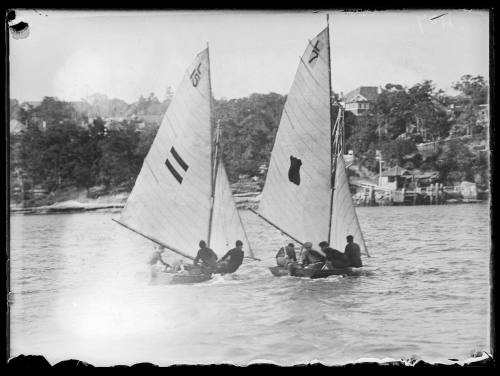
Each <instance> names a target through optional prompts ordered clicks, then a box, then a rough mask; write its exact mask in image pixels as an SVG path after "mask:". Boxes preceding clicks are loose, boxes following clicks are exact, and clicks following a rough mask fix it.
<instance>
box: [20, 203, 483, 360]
mask: <svg viewBox="0 0 500 376" xmlns="http://www.w3.org/2000/svg"><path fill="white" fill-rule="evenodd" d="M357 211H358V215H359V219H360V223H361V226H362V228H363V231H364V234H365V238H366V243H367V246H368V247H369V250H370V252H371V254H372V257H371V258H369V259H368V258H364V263H365V265H366V267H365V268H364V269H365V270H366V271H365V272H364V274H363V275H361V276H357V277H344V278H342V277H339V276H332V277H330V278H328V279H318V280H309V279H300V278H293V277H281V278H277V277H273V276H272V275H271V273H270V272H269V270H268V269H267V267H268V266H273V265H274V253H275V250H277V249H278V248H279V247H281V246H282V245H283V244H285V242H287V240H288V239H286V238H285V237H284V236H282V235H281V234H280V233H278V232H277V231H275V230H274V229H273V228H272V227H270V226H269V225H268V224H266V223H264V222H263V221H262V220H261V219H259V218H258V217H256V216H255V215H254V214H252V213H251V212H248V211H242V212H241V215H242V219H243V221H244V222H245V223H246V227H247V232H248V236H249V239H250V241H251V242H252V244H253V248H254V252H255V255H256V257H260V258H262V261H261V262H251V263H245V264H244V265H243V266H242V267H241V268H240V270H238V272H237V273H235V274H234V275H231V276H225V277H221V276H216V278H214V279H213V280H211V281H208V282H206V283H203V284H198V285H189V286H187V285H184V286H148V285H147V284H146V283H145V282H144V281H143V280H141V279H139V278H138V276H140V273H141V272H146V271H147V266H146V264H145V263H146V262H147V260H148V257H149V256H150V254H151V251H152V246H151V244H150V243H149V242H148V241H146V240H144V239H142V238H141V237H139V236H137V235H135V234H133V233H131V232H129V231H128V230H126V229H124V228H122V227H121V226H119V225H117V224H116V223H114V222H113V221H111V218H113V217H115V216H117V214H116V213H114V214H113V213H102V212H101V213H98V212H89V213H78V214H59V215H31V216H28V215H25V216H23V215H13V216H11V236H12V238H11V251H10V257H11V291H12V294H11V306H10V308H11V313H10V324H11V327H10V345H11V347H10V349H11V356H16V355H19V354H22V353H23V354H42V355H44V356H45V357H46V358H47V360H48V361H49V362H51V363H52V364H54V363H56V362H58V361H61V360H64V359H71V358H73V359H79V360H83V361H86V362H89V363H91V364H94V365H102V366H106V365H115V364H127V365H131V364H134V363H138V362H145V361H148V362H152V363H155V364H158V365H169V364H173V363H184V364H200V363H205V364H206V363H221V362H230V363H233V364H239V365H244V364H248V363H249V362H252V361H258V360H268V361H273V362H276V363H278V364H283V365H289V364H295V363H302V362H310V361H314V360H318V361H321V362H323V363H325V364H338V363H343V362H348V361H354V360H356V359H359V358H362V357H374V358H378V359H382V358H384V357H392V358H396V359H400V358H402V357H410V356H417V357H420V358H423V359H425V360H427V361H434V362H435V361H442V360H446V359H448V358H458V359H465V358H467V357H469V356H470V354H471V352H473V351H475V350H486V351H489V348H490V347H489V346H490V341H489V330H490V327H489V314H490V303H489V302H490V279H489V278H490V277H489V259H490V229H489V207H488V205H486V204H469V205H467V204H464V205H452V206H409V207H379V208H377V207H371V208H358V209H357ZM195 243H196V241H195ZM193 246H196V244H193ZM216 251H217V250H216ZM218 253H219V256H220V255H221V253H222V252H221V251H219V252H218Z"/></svg>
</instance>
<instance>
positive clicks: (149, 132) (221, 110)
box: [10, 76, 488, 191]
mask: <svg viewBox="0 0 500 376" xmlns="http://www.w3.org/2000/svg"><path fill="white" fill-rule="evenodd" d="M455 89H457V90H458V91H459V92H460V94H459V95H457V96H454V97H451V96H446V95H445V94H444V93H443V92H442V91H440V90H436V88H435V87H434V85H433V84H432V82H431V81H424V82H423V83H419V84H416V85H414V86H412V87H410V88H406V87H403V86H401V85H394V84H387V85H386V86H385V88H384V89H383V90H382V92H381V93H380V94H379V96H378V99H377V102H376V103H375V105H374V106H373V108H372V109H371V110H369V111H368V112H366V113H364V114H363V115H361V116H354V115H353V114H351V113H350V112H346V113H345V132H346V149H347V150H349V149H352V150H353V151H354V153H355V155H356V156H357V158H358V161H359V163H360V164H362V165H364V166H365V167H366V168H367V169H368V170H372V171H377V170H378V165H377V162H376V160H375V151H376V150H381V152H382V155H383V158H384V161H385V163H386V164H385V167H389V166H393V165H396V164H397V165H400V166H402V167H407V168H419V169H421V170H424V171H425V170H437V171H439V173H440V175H441V180H442V182H444V183H448V184H450V183H454V182H459V181H461V180H464V179H466V180H471V181H474V180H476V181H477V182H478V183H480V184H483V185H486V184H487V181H488V179H487V173H488V168H487V166H488V157H487V156H486V155H484V154H480V153H479V154H478V153H472V152H471V151H470V148H469V145H467V144H466V142H465V141H463V140H460V139H456V140H454V141H450V142H447V143H446V147H440V148H439V149H438V150H437V151H436V153H434V154H432V155H430V156H427V158H424V157H423V156H422V155H421V154H420V153H418V151H417V147H416V145H417V143H420V142H422V141H425V140H426V139H427V140H439V139H443V138H445V137H454V138H457V137H459V136H463V135H466V134H469V135H475V136H478V137H483V138H486V132H487V125H488V124H487V121H485V120H484V117H482V116H481V115H480V105H482V104H485V103H487V99H488V98H487V95H488V86H487V84H486V82H485V81H484V79H483V78H482V77H479V76H478V77H471V76H464V77H462V79H461V80H460V81H459V82H457V83H456V85H455ZM171 96H172V93H171V91H170V90H169V91H168V92H167V98H166V99H165V100H164V101H163V102H160V101H159V100H158V99H157V98H156V97H155V96H154V95H150V96H149V97H147V98H144V97H141V98H140V99H139V101H138V102H136V103H134V104H132V105H127V104H126V103H125V102H123V101H120V100H116V99H113V100H108V99H107V98H106V97H102V96H101V97H99V96H94V98H93V102H92V103H87V102H85V103H83V104H82V103H81V102H80V103H78V104H77V105H75V104H74V103H73V104H72V103H69V102H64V101H60V100H57V99H56V98H51V97H46V98H44V99H43V101H42V102H41V103H40V104H39V105H38V106H36V107H33V106H30V105H21V104H19V103H18V102H17V101H15V100H11V108H10V113H11V119H16V120H17V121H19V122H20V123H22V124H24V125H25V127H26V129H24V131H23V132H19V133H15V134H11V137H10V173H11V187H13V186H16V185H17V186H19V185H20V184H23V185H24V188H28V189H29V188H30V187H35V186H40V187H43V188H45V189H47V190H48V191H54V190H57V189H64V188H67V187H79V188H87V189H88V188H90V187H93V186H105V187H106V188H107V189H108V190H111V191H112V190H130V189H131V188H132V186H133V183H134V181H135V178H136V177H137V174H138V173H139V171H140V168H141V166H142V162H143V159H144V157H145V156H146V154H147V152H148V150H149V147H150V145H151V143H152V141H153V139H154V137H155V134H156V131H157V129H158V126H159V122H158V121H156V123H153V124H151V123H148V124H147V126H145V125H144V121H143V120H141V119H144V118H146V117H147V116H150V115H154V116H157V117H158V119H159V118H161V115H163V113H164V112H165V110H166V108H167V107H168V104H169V103H170V99H171ZM285 99H286V97H285V96H282V95H279V94H276V93H270V94H252V95H250V96H249V97H246V98H239V99H231V100H226V99H220V100H216V101H215V108H214V118H215V119H217V120H220V125H221V130H222V147H223V158H224V162H225V165H226V168H227V171H228V175H229V178H230V180H231V181H233V182H234V181H236V180H237V179H238V176H239V175H240V174H249V175H253V174H258V173H259V167H260V166H261V165H263V164H267V163H268V162H269V158H270V154H271V150H272V146H273V142H274V137H275V135H276V131H277V128H278V125H279V120H280V117H281V111H282V109H283V105H284V103H285ZM122 102H123V103H122ZM334 112H335V111H334ZM101 114H104V115H108V116H109V117H106V116H103V117H104V118H105V119H103V117H100V116H99V115H101ZM96 115H97V117H96ZM119 116H121V117H123V118H124V119H125V120H123V119H120V120H117V119H116V117H119ZM141 116H142V118H141ZM113 117H114V118H113Z"/></svg>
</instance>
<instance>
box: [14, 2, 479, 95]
mask: <svg viewBox="0 0 500 376" xmlns="http://www.w3.org/2000/svg"><path fill="white" fill-rule="evenodd" d="M329 13H330V32H331V34H330V38H331V57H332V88H333V90H334V91H335V92H344V93H346V92H348V91H350V90H352V89H354V88H356V87H358V86H361V85H363V86H382V85H385V84H386V83H388V82H390V83H400V84H403V85H408V86H411V85H413V84H415V83H417V82H421V81H422V80H424V79H430V80H433V81H434V82H435V83H436V85H437V86H438V87H439V88H442V89H444V90H447V91H449V92H451V91H450V88H451V85H452V84H453V82H456V81H457V80H458V79H459V78H460V77H461V76H462V75H464V74H472V75H482V76H484V77H485V78H488V76H489V25H488V24H489V18H488V17H489V15H488V13H487V12H486V11H461V10H452V11H448V10H443V11H440V10H427V11H391V12H348V13H346V12H339V11H330V12H329ZM443 13H446V15H444V16H442V17H439V18H436V19H434V20H431V18H434V17H436V16H439V15H441V14H443ZM21 20H22V21H25V22H28V24H29V26H30V35H29V37H28V38H26V39H13V38H12V37H10V91H11V98H16V99H19V100H21V101H27V100H28V101H37V100H41V99H42V98H43V97H44V96H56V97H58V98H59V99H63V100H80V99H82V98H84V97H86V96H88V95H90V94H94V93H102V94H106V95H107V96H108V97H110V98H115V97H116V98H121V99H124V100H125V101H127V102H132V101H136V100H137V99H138V98H139V96H140V95H145V96H146V95H148V94H149V93H151V92H153V93H155V94H156V95H157V96H158V97H159V98H160V99H161V100H163V99H164V98H165V92H166V88H167V87H168V86H172V88H173V89H174V91H175V87H176V86H177V85H178V83H179V82H180V79H181V77H182V75H183V74H184V72H185V70H186V68H187V66H188V65H189V64H190V62H191V61H192V60H193V58H194V56H195V55H196V54H197V53H198V52H199V51H201V50H202V49H204V48H205V46H206V43H207V42H209V44H210V60H211V67H212V88H213V93H214V96H215V97H216V98H221V97H226V98H237V97H243V96H247V95H249V94H251V93H254V92H258V93H268V92H277V93H280V94H286V93H287V92H288V90H289V88H290V86H291V84H292V81H293V77H294V75H295V71H296V69H297V66H298V62H299V56H300V55H301V54H302V52H303V51H304V49H305V48H306V44H307V41H308V39H312V38H313V37H314V36H315V35H316V34H317V33H319V32H320V31H321V30H322V29H323V28H324V27H325V26H326V19H325V12H324V11H322V12H319V13H313V12H312V11H311V12H306V11H300V12H299V11H294V12H277V11H275V12H271V11H267V12H261V11H259V12H255V11H253V12H243V11H238V12H236V11H234V12H229V11H213V12H201V11H200V12H188V11H177V12H165V11H162V12H159V11H154V12H137V11H135V12H126V11H122V12H88V11H87V12H81V11H71V12H70V11H64V12H63V11H44V10H29V11H28V10H24V11H23V10H18V11H17V18H16V21H15V22H17V21H21Z"/></svg>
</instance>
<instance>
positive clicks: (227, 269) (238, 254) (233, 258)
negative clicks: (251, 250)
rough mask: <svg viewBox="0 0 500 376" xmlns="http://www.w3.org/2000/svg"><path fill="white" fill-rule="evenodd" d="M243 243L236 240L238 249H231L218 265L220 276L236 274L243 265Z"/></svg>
mask: <svg viewBox="0 0 500 376" xmlns="http://www.w3.org/2000/svg"><path fill="white" fill-rule="evenodd" d="M244 255H245V253H244V252H243V242H242V241H241V240H236V248H233V249H230V250H229V251H228V252H227V253H226V254H225V255H224V256H223V257H222V258H221V259H220V261H219V262H218V263H217V272H219V273H220V274H227V273H234V272H235V271H236V270H237V269H238V268H239V267H240V265H241V264H242V263H243V256H244Z"/></svg>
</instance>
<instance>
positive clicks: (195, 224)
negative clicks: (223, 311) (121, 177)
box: [120, 49, 212, 256]
mask: <svg viewBox="0 0 500 376" xmlns="http://www.w3.org/2000/svg"><path fill="white" fill-rule="evenodd" d="M209 69H210V68H209V59H208V49H205V50H204V51H202V52H201V53H199V54H198V55H197V57H196V59H195V60H194V62H193V63H192V64H191V66H190V67H189V69H188V70H187V72H186V73H185V75H184V77H183V79H182V81H181V83H180V85H179V87H178V89H177V91H176V93H175V96H174V98H173V100H172V103H171V104H170V106H169V107H168V110H167V112H166V114H165V117H164V118H163V121H162V123H161V126H160V128H159V130H158V133H157V135H156V137H155V139H154V141H153V144H152V146H151V149H150V150H149V153H148V155H147V156H146V158H145V160H144V163H143V165H142V168H141V171H140V174H139V176H138V178H137V180H136V183H135V186H134V188H133V190H132V192H131V194H130V196H129V199H128V201H127V204H126V206H125V208H124V209H123V211H122V214H121V218H120V222H121V223H123V224H124V225H126V226H129V227H130V228H131V229H134V230H136V231H138V232H140V233H141V234H143V235H145V236H149V237H152V238H155V239H158V240H160V241H161V242H164V243H165V244H167V245H170V246H173V247H175V248H178V249H180V250H182V252H184V253H185V254H187V255H190V256H195V255H196V251H197V249H198V241H199V240H200V239H205V240H206V238H207V235H208V223H209V217H210V196H211V190H212V183H211V173H212V171H211V169H212V167H211V163H212V148H211V140H212V138H211V129H212V127H211V116H210V110H211V105H210V100H211V92H210V81H209V80H210V76H209V74H210V72H209Z"/></svg>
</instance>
